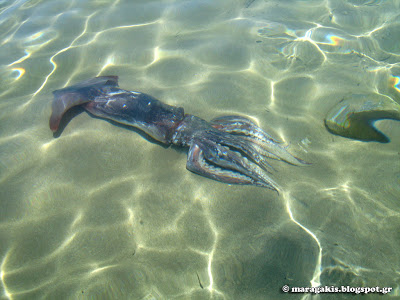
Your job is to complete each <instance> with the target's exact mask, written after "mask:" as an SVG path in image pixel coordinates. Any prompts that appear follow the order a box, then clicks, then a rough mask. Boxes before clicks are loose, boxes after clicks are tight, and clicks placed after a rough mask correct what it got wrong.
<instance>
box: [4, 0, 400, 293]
mask: <svg viewBox="0 0 400 300" xmlns="http://www.w3.org/2000/svg"><path fill="white" fill-rule="evenodd" d="M399 10H400V6H399V3H398V2H397V1H394V0H393V1H370V0H368V1H355V0H354V1H339V0H331V1H320V0H313V1H236V2H234V1H228V0H223V1H218V2H215V1H174V2H168V1H165V2H162V1H160V2H159V1H148V2H137V3H133V2H124V1H79V2H70V1H13V2H11V1H10V2H0V47H1V51H0V63H1V65H2V68H1V70H0V82H1V88H0V97H1V98H0V108H1V113H0V128H1V130H0V185H1V189H0V204H1V209H0V239H1V243H0V259H1V264H0V280H1V285H0V286H1V293H2V297H5V298H10V299H12V298H27V299H32V298H38V297H47V298H86V297H92V298H96V297H98V298H120V299H121V298H127V297H129V298H132V299H165V298H168V299H169V298H181V299H187V298H199V299H208V298H216V299H220V298H221V299H266V298H271V299H279V298H283V297H285V296H286V295H285V294H282V293H281V292H280V289H281V287H282V286H283V285H285V284H288V285H289V286H318V285H328V286H330V285H336V286H341V285H350V286H377V285H379V286H381V287H383V286H391V287H393V288H394V292H392V294H393V295H398V293H399V287H398V282H397V278H398V271H396V270H398V269H399V266H400V262H399V259H398V257H400V255H399V253H398V243H399V235H398V231H399V228H400V219H399V205H398V199H399V195H400V181H399V169H400V160H399V156H398V154H399V153H398V149H399V146H400V140H399V139H398V138H397V137H398V136H400V128H399V122H398V121H397V122H396V121H387V120H385V121H380V122H378V123H377V124H376V126H377V127H379V129H380V130H381V131H382V132H383V133H384V134H386V135H387V136H388V137H389V138H390V139H391V142H390V143H387V144H381V143H376V142H370V143H365V142H360V141H357V140H353V139H346V138H343V137H341V136H337V135H332V134H331V133H329V132H328V131H327V130H326V128H325V127H324V121H323V120H324V118H325V117H326V116H327V114H328V112H329V110H330V109H331V108H332V107H334V106H335V105H337V104H338V103H339V101H340V100H342V99H351V97H354V95H371V94H374V95H377V94H378V95H383V96H385V97H386V96H387V97H386V98H388V97H390V98H391V104H390V105H391V106H390V109H393V111H396V109H397V107H398V106H397V105H398V104H399V102H400V87H399V84H400V83H399V82H400V79H399V78H400V77H399V74H400V71H399V70H400V64H399V61H400V60H399V55H400V51H399V49H398V44H396V41H397V40H398V38H397V39H396V37H397V36H398V33H399V32H400V25H399V23H398V11H399ZM98 75H119V76H120V86H121V87H122V88H125V89H128V90H138V91H143V92H146V93H149V94H151V95H153V96H155V97H157V98H159V99H160V100H162V101H164V102H166V103H168V104H171V105H177V106H182V107H184V108H185V111H186V112H188V113H193V114H195V115H198V116H200V117H203V118H205V119H207V120H210V119H212V118H214V117H216V116H218V115H230V114H235V113H236V114H242V115H246V116H249V117H250V118H252V119H254V120H257V121H258V123H259V125H260V126H261V127H262V128H263V129H265V130H266V131H267V132H268V133H270V134H271V135H272V136H274V137H277V138H279V139H280V140H282V141H284V143H285V144H288V145H289V150H290V151H291V152H292V153H294V154H296V155H297V156H299V157H301V158H304V159H305V160H306V161H309V162H311V163H312V165H310V166H306V167H293V166H290V165H284V164H280V163H279V164H278V163H277V164H274V162H272V164H274V167H276V169H277V172H274V173H273V174H272V175H271V176H272V177H273V178H274V179H275V180H276V181H277V182H278V183H279V184H280V185H281V186H282V187H283V188H284V192H283V193H282V194H281V195H280V196H277V195H276V194H275V193H272V192H270V191H268V190H265V189H261V188H257V187H248V186H229V185H226V184H222V183H219V182H214V181H211V180H208V179H206V178H202V177H200V176H197V175H194V174H192V173H189V172H187V171H186V169H185V163H186V153H185V152H184V151H179V150H178V149H171V148H167V149H165V148H163V147H160V146H159V145H157V144H154V143H151V142H149V141H147V140H145V139H144V138H143V137H142V136H140V135H139V134H137V133H135V132H132V131H129V130H125V129H123V128H120V127H116V126H114V125H112V124H110V123H108V122H104V121H102V120H99V119H94V118H91V117H90V116H88V115H87V114H86V113H81V114H79V115H77V116H76V117H75V118H73V119H72V120H71V121H70V122H69V124H68V125H67V126H66V128H65V129H64V131H63V132H62V134H61V135H60V137H58V138H53V136H52V134H51V131H50V130H49V128H48V118H49V115H50V110H51V104H50V103H51V100H52V94H51V92H52V91H53V90H55V89H59V88H62V87H64V86H67V85H70V84H73V83H76V82H78V81H80V80H84V79H88V78H91V77H94V76H98ZM378 98H379V97H378ZM378 98H377V99H378ZM372 99H375V98H372ZM368 101H373V100H371V99H368ZM368 103H369V102H368ZM376 104H377V103H376V102H374V103H370V105H369V106H368V107H367V109H364V110H367V112H368V113H371V114H374V113H376V112H375V111H374V109H375V107H376V106H377V105H376ZM339 106H340V105H339ZM363 107H365V106H363ZM341 111H343V107H338V110H337V113H336V114H335V112H333V115H336V116H337V115H338V114H339V113H340V112H341ZM386 113H388V112H387V111H386ZM291 296H292V297H297V298H301V297H302V296H303V295H302V294H298V295H295V294H292V295H291ZM336 296H337V295H335V297H336Z"/></svg>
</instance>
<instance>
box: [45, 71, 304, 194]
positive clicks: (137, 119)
mask: <svg viewBox="0 0 400 300" xmlns="http://www.w3.org/2000/svg"><path fill="white" fill-rule="evenodd" d="M53 94H54V100H53V104H52V115H51V117H50V129H51V130H52V131H53V132H55V131H57V130H58V127H59V124H60V121H61V119H62V116H63V115H64V114H65V113H66V112H67V111H68V110H69V109H70V108H71V107H73V106H78V105H79V106H82V107H83V108H84V109H85V110H87V111H88V112H90V113H91V114H93V115H95V116H98V117H100V118H104V119H109V120H112V121H115V122H118V123H121V124H125V125H129V126H133V127H135V128H138V129H140V130H143V131H144V132H146V133H147V134H148V135H150V136H151V137H152V138H154V139H156V140H157V141H159V142H161V143H164V144H166V145H170V144H173V145H177V146H182V147H189V153H188V159H187V164H186V167H187V169H188V170H190V171H192V172H194V173H197V174H200V175H202V176H205V177H208V178H212V179H215V180H218V181H222V182H225V183H229V184H249V185H257V186H261V187H265V188H269V189H271V190H275V191H278V190H279V186H278V184H277V183H275V182H274V181H273V180H272V179H271V178H270V177H269V175H268V173H269V170H270V169H272V167H271V166H270V165H269V164H268V162H267V161H266V158H272V159H276V160H283V161H286V162H288V163H290V164H293V165H302V164H307V163H306V162H304V161H303V160H300V159H298V158H296V157H294V156H293V155H291V154H290V153H289V152H287V151H286V149H285V148H283V147H281V146H279V145H278V143H277V142H276V141H275V140H274V139H273V138H272V137H270V136H269V135H268V134H267V133H265V132H264V131H263V130H262V129H261V128H259V127H258V126H257V125H256V124H255V123H253V122H252V121H251V120H249V119H247V118H244V117H241V116H223V117H219V118H216V119H214V120H212V121H211V122H207V121H205V120H203V119H201V118H199V117H196V116H193V115H190V114H185V113H184V110H183V108H181V107H175V106H170V105H167V104H164V103H162V102H161V101H159V100H157V99H155V98H153V97H152V96H150V95H147V94H144V93H140V92H134V91H127V90H123V89H120V88H119V87H118V77H117V76H101V77H96V78H93V79H89V80H86V81H83V82H80V83H78V84H75V85H73V86H70V87H66V88H63V89H60V90H56V91H54V92H53Z"/></svg>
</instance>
